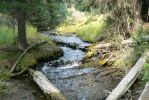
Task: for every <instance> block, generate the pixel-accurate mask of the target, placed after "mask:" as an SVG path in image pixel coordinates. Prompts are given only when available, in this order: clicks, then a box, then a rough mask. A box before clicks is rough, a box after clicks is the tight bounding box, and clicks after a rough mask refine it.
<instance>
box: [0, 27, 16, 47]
mask: <svg viewBox="0 0 149 100" xmlns="http://www.w3.org/2000/svg"><path fill="white" fill-rule="evenodd" d="M16 37H17V35H16V32H15V31H13V29H10V28H8V27H7V26H0V46H1V45H11V44H13V43H14V42H15V40H16Z"/></svg>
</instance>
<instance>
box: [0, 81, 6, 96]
mask: <svg viewBox="0 0 149 100" xmlns="http://www.w3.org/2000/svg"><path fill="white" fill-rule="evenodd" d="M7 89H8V88H7V85H6V84H5V83H4V82H2V81H0V94H4V93H6V92H7Z"/></svg>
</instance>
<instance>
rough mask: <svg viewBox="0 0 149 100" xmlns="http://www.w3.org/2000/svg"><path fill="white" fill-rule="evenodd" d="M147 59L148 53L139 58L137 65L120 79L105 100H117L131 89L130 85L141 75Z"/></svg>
mask: <svg viewBox="0 0 149 100" xmlns="http://www.w3.org/2000/svg"><path fill="white" fill-rule="evenodd" d="M148 57H149V51H148V52H145V53H143V55H142V56H141V57H140V58H139V60H138V61H137V63H136V64H135V65H134V67H133V68H132V69H131V70H130V72H129V73H128V74H127V75H126V76H125V77H124V78H123V79H122V81H121V82H120V83H119V84H118V86H117V87H116V88H115V89H114V90H113V91H112V92H111V94H110V95H109V96H108V97H107V98H106V100H118V99H119V98H120V97H121V96H123V95H124V94H125V93H126V92H127V90H128V89H129V88H130V87H131V85H132V84H133V83H134V82H135V80H136V79H137V77H138V75H139V74H140V73H141V71H142V69H143V66H144V64H145V62H146V60H147V58H148Z"/></svg>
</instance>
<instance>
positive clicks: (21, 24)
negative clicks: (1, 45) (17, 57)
mask: <svg viewBox="0 0 149 100" xmlns="http://www.w3.org/2000/svg"><path fill="white" fill-rule="evenodd" d="M18 44H19V48H20V49H23V50H24V49H25V48H26V47H27V38H26V25H25V12H24V11H22V10H18Z"/></svg>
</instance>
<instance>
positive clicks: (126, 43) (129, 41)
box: [94, 39, 134, 49]
mask: <svg viewBox="0 0 149 100" xmlns="http://www.w3.org/2000/svg"><path fill="white" fill-rule="evenodd" d="M133 43H134V41H133V40H132V39H128V40H124V41H122V42H121V44H122V45H132V44H133ZM115 44H116V43H115V42H112V43H105V44H98V45H96V46H94V49H102V48H107V47H112V46H114V45H115Z"/></svg>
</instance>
